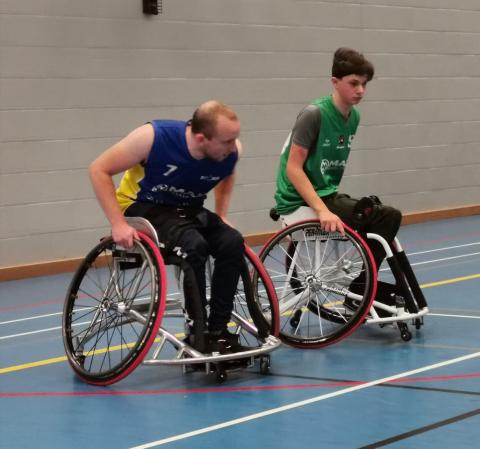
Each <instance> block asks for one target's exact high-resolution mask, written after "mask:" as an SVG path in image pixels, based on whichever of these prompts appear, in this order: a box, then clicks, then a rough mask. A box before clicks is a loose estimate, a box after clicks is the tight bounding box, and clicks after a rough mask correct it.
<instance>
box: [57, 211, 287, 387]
mask: <svg viewBox="0 0 480 449" xmlns="http://www.w3.org/2000/svg"><path fill="white" fill-rule="evenodd" d="M127 221H128V222H129V224H130V225H131V226H133V227H135V229H137V231H138V232H139V235H140V241H138V242H136V243H135V245H136V246H135V249H134V250H126V249H124V248H122V247H117V245H116V244H115V243H114V242H113V240H112V239H111V238H106V239H103V241H102V242H101V243H100V244H99V245H97V246H96V247H95V248H94V249H93V250H92V251H91V252H90V253H89V254H88V255H87V257H86V258H85V260H84V262H83V263H82V265H81V266H80V267H79V269H78V270H77V272H76V273H75V275H74V278H73V280H72V283H71V285H70V287H69V289H68V293H67V297H66V301H65V306H64V314H63V326H62V329H63V341H64V346H65V350H66V354H67V358H68V361H69V363H70V365H71V366H72V368H73V370H74V371H75V372H76V373H77V374H78V375H79V376H80V377H81V378H82V379H83V380H85V381H86V382H88V383H91V384H95V385H108V384H112V383H114V382H117V381H119V380H121V379H123V378H124V377H126V376H127V375H128V374H130V373H131V372H132V371H133V370H134V369H135V368H136V367H137V366H138V365H139V364H140V363H142V364H144V365H180V366H182V368H183V371H184V372H186V371H187V370H188V368H189V367H190V368H195V367H201V368H202V369H203V368H204V371H205V372H206V373H212V372H214V373H215V375H216V379H217V381H218V382H223V381H224V380H225V379H226V377H227V371H230V370H231V369H238V368H244V367H249V366H252V365H254V364H255V362H256V361H258V362H259V365H260V371H261V372H262V373H267V372H268V371H269V368H270V355H269V353H270V352H272V351H273V350H275V349H276V348H278V347H279V346H280V344H281V341H280V339H278V338H276V336H277V335H278V302H277V299H276V294H275V290H274V289H273V285H272V284H271V281H270V278H269V277H268V275H267V274H266V272H265V270H264V269H263V266H262V265H261V263H260V262H259V260H258V257H257V256H256V255H255V253H254V252H253V251H252V250H251V249H250V248H248V247H247V246H246V245H245V258H246V262H248V263H249V264H250V267H248V269H247V265H245V270H244V271H243V272H242V275H241V278H240V280H239V286H240V284H241V285H243V293H244V297H241V295H242V291H239V290H237V294H236V298H235V300H234V311H233V312H232V318H231V321H230V323H229V327H233V328H235V333H236V334H237V335H238V336H241V337H242V338H244V339H245V340H246V341H248V340H250V341H252V340H253V341H255V342H256V346H254V347H252V348H251V349H249V350H246V351H242V352H237V353H230V354H219V353H214V354H211V355H210V354H204V353H202V352H199V351H198V350H196V349H195V348H193V347H192V346H190V345H189V344H188V342H186V341H185V340H183V339H182V335H183V334H182V333H180V334H178V333H176V332H174V331H171V330H168V329H167V328H166V326H164V325H163V324H164V323H165V319H168V318H173V319H176V318H180V320H181V321H183V322H184V321H185V320H186V315H185V312H184V310H183V305H182V301H181V299H171V298H168V297H167V294H166V283H167V276H166V269H165V263H164V259H163V257H162V255H161V253H160V248H161V249H163V248H164V245H163V244H162V243H161V242H159V240H158V237H157V234H156V232H155V229H154V228H153V226H152V225H151V224H150V222H148V220H146V219H144V218H142V217H129V218H128V219H127ZM104 249H106V252H107V253H108V256H107V258H106V259H107V262H106V263H105V261H103V262H101V261H100V256H99V254H100V253H101V251H103V250H104ZM174 255H175V256H177V257H179V258H184V257H185V254H183V253H182V252H181V250H180V249H179V248H177V249H175V251H174ZM97 259H98V262H99V267H98V269H97V267H96V266H94V264H95V263H96V262H97ZM109 263H111V267H109V268H108V269H106V268H103V267H102V264H103V265H108V264H109ZM207 265H208V267H207V278H208V275H209V274H211V266H210V263H208V264H207ZM92 267H93V269H94V270H96V271H94V273H93V274H94V275H98V276H96V277H95V276H91V277H92V278H93V281H92V282H91V284H92V288H93V289H95V291H96V290H98V291H99V293H100V294H99V296H100V297H99V298H97V297H96V294H93V293H91V292H90V290H89V288H90V280H89V278H88V277H89V276H88V275H89V273H90V271H89V270H91V269H92ZM131 268H133V270H131V271H134V275H132V276H130V277H128V276H127V273H128V270H129V269H131ZM175 268H176V269H177V268H178V267H177V266H175ZM108 270H109V271H108ZM104 272H106V273H104ZM137 272H138V273H137ZM179 273H180V269H179V268H178V269H177V270H176V274H177V275H178V274H179ZM253 273H255V274H256V275H257V276H259V277H260V278H261V279H262V282H263V286H264V292H263V294H262V297H259V296H258V294H256V295H254V293H253V290H252V289H251V281H250V279H251V275H252V274H253ZM102 276H104V278H105V281H104V282H102V281H101V278H102ZM97 278H98V279H97ZM177 280H178V277H177ZM82 282H85V283H87V282H88V284H87V287H88V288H87V287H84V288H83V289H82V288H81V287H82V285H83V284H82ZM181 290H182V289H181V286H180V291H181ZM149 293H150V297H148V294H149ZM256 293H257V292H256ZM138 294H140V295H142V296H137V295H138ZM260 300H263V301H264V304H262V306H261V307H262V308H263V307H264V306H265V304H267V305H268V307H269V309H270V311H271V313H270V316H271V318H270V320H269V321H268V322H267V321H265V320H264V317H263V315H262V314H261V312H260V304H259V303H257V302H254V303H252V301H260ZM243 302H245V304H243ZM196 307H198V304H197V305H196ZM202 307H203V306H202ZM235 307H236V308H235ZM257 309H258V312H256V311H257ZM197 310H198V309H197ZM252 312H254V313H252ZM86 318H87V321H86V322H83V321H82V320H84V319H86ZM255 321H256V322H255ZM177 324H178V323H177ZM75 326H80V330H79V331H78V332H77V330H76V327H75ZM266 326H268V329H267V328H266ZM117 328H119V329H120V330H117ZM123 329H125V334H127V333H128V336H127V335H124V334H123ZM132 336H133V338H135V337H136V338H137V340H136V341H135V342H133V343H132V342H129V341H127V340H128V338H129V337H132ZM114 340H115V342H117V344H116V345H113V343H114ZM100 341H105V342H106V344H107V345H108V347H107V348H104V347H100V348H97V347H96V345H97V342H98V343H99V344H100ZM154 343H157V345H156V346H155V348H154V349H153V351H151V348H152V347H153V345H154ZM110 345H112V347H110ZM124 353H125V354H124ZM150 353H151V356H150V355H149V354H150ZM147 355H148V356H147ZM95 357H96V359H95V360H94V358H95ZM117 358H121V360H120V361H119V362H118V363H116V364H114V363H115V361H114V360H111V359H117ZM201 364H204V367H203V366H201Z"/></svg>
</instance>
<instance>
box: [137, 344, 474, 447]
mask: <svg viewBox="0 0 480 449" xmlns="http://www.w3.org/2000/svg"><path fill="white" fill-rule="evenodd" d="M477 357H480V352H476V353H474V354H469V355H465V356H462V357H457V358H455V359H450V360H446V361H444V362H440V363H435V364H433V365H428V366H424V367H422V368H417V369H414V370H411V371H405V372H403V373H399V374H395V375H393V376H389V377H384V378H383V379H378V380H372V381H370V382H366V383H364V384H361V385H355V386H353V387H348V388H344V389H342V390H338V391H334V392H333V393H327V394H322V395H320V396H316V397H313V398H310V399H305V400H303V401H298V402H293V403H291V404H287V405H283V406H281V407H276V408H271V409H269V410H265V411H263V412H259V413H254V414H253V415H247V416H243V417H241V418H237V419H232V420H230V421H225V422H223V423H219V424H215V425H213V426H209V427H204V428H203V429H197V430H194V431H192V432H186V433H181V434H179V435H174V436H172V437H168V438H163V439H161V440H157V441H152V442H151V443H146V444H142V445H140V446H134V447H131V448H129V449H149V448H152V447H158V446H162V445H164V444H167V443H172V442H174V441H179V440H184V439H186V438H191V437H195V436H198V435H202V434H205V433H209V432H214V431H215V430H220V429H225V428H226V427H232V426H236V425H239V424H243V423H245V422H248V421H253V420H255V419H260V418H264V417H265V416H270V415H274V414H277V413H281V412H285V411H287V410H293V409H295V408H300V407H304V406H305V405H309V404H313V403H315V402H320V401H324V400H325V399H330V398H334V397H336V396H342V395H344V394H347V393H353V392H354V391H358V390H363V389H365V388H370V387H374V386H376V385H380V384H383V383H387V382H391V381H393V380H397V379H401V378H403V377H408V376H412V375H414V374H418V373H422V372H424V371H430V370H433V369H437V368H441V367H443V366H448V365H453V364H454V363H459V362H464V361H466V360H470V359H474V358H477Z"/></svg>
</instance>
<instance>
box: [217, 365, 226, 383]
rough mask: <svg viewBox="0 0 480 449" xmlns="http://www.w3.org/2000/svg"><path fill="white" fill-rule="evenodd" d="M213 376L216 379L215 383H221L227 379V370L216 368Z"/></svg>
mask: <svg viewBox="0 0 480 449" xmlns="http://www.w3.org/2000/svg"><path fill="white" fill-rule="evenodd" d="M215 378H216V379H217V384H223V382H225V381H226V380H227V372H226V371H225V370H224V369H221V368H217V372H216V373H215Z"/></svg>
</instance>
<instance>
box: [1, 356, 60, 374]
mask: <svg viewBox="0 0 480 449" xmlns="http://www.w3.org/2000/svg"><path fill="white" fill-rule="evenodd" d="M66 360H67V357H66V356H62V357H54V358H53V359H45V360H39V361H38V362H31V363H24V364H22V365H14V366H7V367H6V368H0V374H5V373H11V372H12V371H21V370H24V369H28V368H36V367H37V366H44V365H51V364H53V363H59V362H65V361H66Z"/></svg>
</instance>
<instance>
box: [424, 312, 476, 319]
mask: <svg viewBox="0 0 480 449" xmlns="http://www.w3.org/2000/svg"><path fill="white" fill-rule="evenodd" d="M428 316H444V317H447V318H470V319H472V320H480V316H473V315H449V314H448V313H429V314H428Z"/></svg>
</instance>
